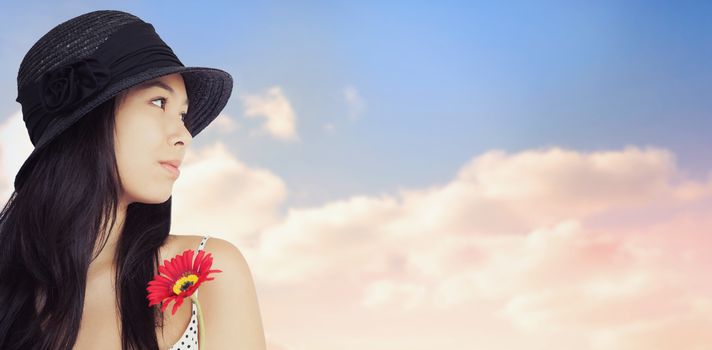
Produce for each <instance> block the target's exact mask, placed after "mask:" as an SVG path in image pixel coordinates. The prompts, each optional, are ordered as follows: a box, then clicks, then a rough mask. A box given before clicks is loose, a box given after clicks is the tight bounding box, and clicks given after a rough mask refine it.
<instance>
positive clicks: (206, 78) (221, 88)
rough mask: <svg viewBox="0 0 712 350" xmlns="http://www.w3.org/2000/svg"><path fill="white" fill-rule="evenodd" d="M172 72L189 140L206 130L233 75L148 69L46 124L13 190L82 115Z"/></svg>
mask: <svg viewBox="0 0 712 350" xmlns="http://www.w3.org/2000/svg"><path fill="white" fill-rule="evenodd" d="M174 73H181V75H182V76H183V81H184V83H185V88H186V94H187V95H188V100H189V101H190V103H189V105H188V111H187V116H186V127H187V128H188V131H189V132H190V134H191V135H192V137H195V136H197V135H198V134H199V133H200V132H201V131H202V130H203V129H205V127H207V126H208V125H209V124H210V123H211V122H212V121H213V120H215V118H217V116H218V115H219V114H220V112H221V111H222V110H223V108H225V105H226V104H227V101H228V100H229V99H230V95H231V93H232V88H233V79H232V76H231V75H230V74H229V73H227V72H225V71H223V70H220V69H217V68H209V67H183V66H171V67H160V68H154V69H148V70H146V71H144V72H141V73H139V74H136V75H134V76H131V77H128V78H126V79H123V80H121V81H118V82H115V83H113V84H111V85H109V86H107V87H106V88H105V89H104V90H102V91H101V92H99V94H97V95H96V96H95V97H94V98H92V99H91V100H90V101H88V102H86V103H85V104H84V105H82V106H80V107H78V108H77V109H76V110H74V111H73V112H72V113H71V114H68V115H66V116H62V117H61V118H54V119H53V120H52V121H51V122H50V123H49V124H48V125H47V128H46V129H45V130H44V132H43V133H42V136H41V137H40V139H39V140H38V141H37V143H36V144H35V148H34V150H33V151H32V153H31V154H30V156H29V157H27V159H26V160H25V162H24V163H23V164H22V166H21V167H20V170H19V171H18V172H17V175H16V176H15V181H14V185H15V189H16V190H17V189H19V186H18V185H20V186H21V183H20V182H21V180H23V179H24V178H25V177H26V176H27V175H28V174H27V172H28V171H29V170H30V168H31V167H32V163H33V161H34V158H35V156H36V155H37V154H38V153H39V151H40V150H42V149H43V148H45V147H46V146H47V145H48V144H49V143H50V142H51V141H52V140H54V139H55V138H56V137H57V135H59V134H61V133H62V132H63V131H65V130H67V129H68V128H69V127H70V126H72V125H74V124H75V123H76V122H77V121H79V120H80V119H81V118H82V117H83V116H84V115H86V114H87V113H89V112H90V111H91V110H93V109H94V108H96V107H98V106H99V105H100V104H102V103H104V102H106V101H108V100H109V99H111V98H113V97H115V96H116V95H118V94H119V93H120V92H122V91H124V90H126V89H129V88H131V87H133V86H136V85H138V84H141V83H143V82H146V81H148V80H151V79H155V78H159V77H162V76H165V75H169V74H174Z"/></svg>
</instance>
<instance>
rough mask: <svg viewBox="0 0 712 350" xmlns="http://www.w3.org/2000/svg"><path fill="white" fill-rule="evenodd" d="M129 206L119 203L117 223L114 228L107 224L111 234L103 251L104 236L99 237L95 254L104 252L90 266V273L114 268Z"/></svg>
mask: <svg viewBox="0 0 712 350" xmlns="http://www.w3.org/2000/svg"><path fill="white" fill-rule="evenodd" d="M127 206H128V204H127V203H126V202H125V201H123V200H121V201H119V205H118V207H117V209H116V222H115V223H114V226H113V227H111V226H110V224H107V229H108V230H109V232H108V238H107V240H106V245H105V246H104V248H103V249H102V248H101V243H102V237H103V236H101V235H100V236H99V237H100V238H99V239H98V240H97V242H96V246H95V247H94V254H96V252H97V251H98V250H99V249H102V250H101V252H99V255H98V256H97V257H96V258H95V259H94V260H93V261H92V262H91V263H90V264H89V273H92V272H98V271H102V270H105V269H107V268H109V267H112V266H113V264H114V257H115V256H116V246H117V245H118V242H119V238H120V236H121V230H122V229H123V227H124V219H125V218H126V207H127ZM106 220H107V219H106V218H104V221H106Z"/></svg>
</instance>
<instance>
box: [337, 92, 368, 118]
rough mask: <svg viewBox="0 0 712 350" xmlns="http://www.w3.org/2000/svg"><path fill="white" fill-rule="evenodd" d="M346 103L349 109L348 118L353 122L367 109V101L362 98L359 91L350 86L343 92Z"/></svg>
mask: <svg viewBox="0 0 712 350" xmlns="http://www.w3.org/2000/svg"><path fill="white" fill-rule="evenodd" d="M342 93H343V96H344V101H345V102H346V106H347V107H348V116H349V118H350V119H351V120H355V119H357V118H358V117H359V116H360V115H361V113H363V110H364V108H365V107H366V101H365V100H364V99H363V97H361V94H359V92H358V90H357V89H356V88H355V87H353V86H351V85H348V86H346V87H344V89H343V90H342Z"/></svg>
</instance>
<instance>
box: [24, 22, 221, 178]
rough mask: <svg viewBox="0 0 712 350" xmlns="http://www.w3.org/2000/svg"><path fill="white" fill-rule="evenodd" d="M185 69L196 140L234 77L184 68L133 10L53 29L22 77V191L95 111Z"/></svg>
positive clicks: (190, 122)
mask: <svg viewBox="0 0 712 350" xmlns="http://www.w3.org/2000/svg"><path fill="white" fill-rule="evenodd" d="M173 73H180V74H181V75H182V76H183V81H184V83H185V87H186V93H187V95H188V100H189V101H190V103H189V105H188V111H187V115H186V118H185V124H186V128H187V129H188V130H189V131H190V134H191V135H192V136H193V137H195V136H196V135H197V134H198V133H200V131H201V130H203V129H204V128H205V127H206V126H208V124H210V123H211V122H212V121H213V120H214V119H215V118H216V117H217V116H218V114H219V113H220V112H221V111H222V109H223V108H224V107H225V105H226V104H227V101H228V99H229V98H230V94H231V93H232V86H233V80H232V76H231V75H230V74H229V73H227V72H225V71H223V70H220V69H216V68H208V67H185V66H184V65H183V63H181V61H180V60H179V59H178V57H176V55H175V54H174V53H173V50H172V49H171V48H170V47H169V46H168V45H167V44H166V43H165V42H164V41H163V40H162V39H161V38H160V37H159V36H158V34H157V33H156V31H155V29H154V27H153V25H151V24H150V23H147V22H145V21H143V20H142V19H140V18H139V17H137V16H135V15H132V14H130V13H127V12H122V11H115V10H99V11H93V12H89V13H85V14H83V15H80V16H77V17H74V18H72V19H69V20H67V21H65V22H63V23H60V24H59V25H57V26H56V27H54V28H52V29H51V30H50V31H49V32H47V34H45V35H44V36H42V37H41V38H40V39H39V40H38V41H37V42H36V43H35V44H34V45H33V46H32V47H31V48H30V50H29V51H28V52H27V54H26V55H25V57H24V58H23V59H22V62H21V63H20V69H19V71H18V74H17V90H18V94H17V99H16V101H17V102H19V103H20V104H21V105H22V117H23V120H24V122H25V126H26V127H27V131H28V133H29V136H30V140H31V141H32V144H33V145H34V146H35V148H34V150H33V151H32V153H31V154H30V156H29V157H28V158H27V159H26V160H25V162H24V163H23V164H22V166H21V167H20V170H19V171H18V173H17V175H16V176H15V182H14V186H15V190H19V188H20V187H22V184H23V183H24V180H25V179H26V178H27V176H29V174H30V172H31V168H32V167H33V163H34V158H35V156H36V155H37V154H38V153H39V151H40V150H41V149H43V148H44V147H46V146H47V145H48V144H50V143H51V141H52V140H53V139H55V138H56V137H57V135H59V134H60V133H62V132H63V131H65V130H67V128H69V127H70V126H72V125H73V124H74V123H76V122H77V121H78V120H80V119H81V118H82V116H84V115H85V114H87V113H88V112H89V111H91V110H92V109H94V108H96V107H98V106H99V105H100V104H101V103H103V102H106V101H107V100H109V99H111V98H112V97H114V96H116V95H117V94H119V93H120V92H121V91H123V90H126V89H128V88H130V87H133V86H135V85H138V84H141V83H143V82H145V81H148V80H151V79H155V78H158V77H161V76H164V75H169V74H173Z"/></svg>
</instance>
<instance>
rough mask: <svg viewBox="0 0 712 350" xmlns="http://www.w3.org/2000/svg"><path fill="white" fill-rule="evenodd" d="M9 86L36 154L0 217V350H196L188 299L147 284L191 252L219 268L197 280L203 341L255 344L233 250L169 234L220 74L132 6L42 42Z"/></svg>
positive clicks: (254, 318)
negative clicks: (152, 293)
mask: <svg viewBox="0 0 712 350" xmlns="http://www.w3.org/2000/svg"><path fill="white" fill-rule="evenodd" d="M17 81H18V98H17V101H18V102H20V104H21V105H22V111H23V119H24V120H25V124H26V126H27V129H28V133H29V135H30V139H31V141H32V143H33V144H34V146H35V149H34V150H33V152H32V154H31V155H30V156H29V157H28V159H27V160H26V161H25V163H23V165H22V167H21V168H20V170H19V172H18V174H17V176H16V178H15V183H14V185H15V191H14V192H13V193H12V195H11V197H10V200H9V201H8V202H7V204H6V205H5V206H4V208H3V210H2V212H1V213H0V276H1V278H0V349H80V350H84V349H169V348H170V349H196V348H197V347H196V344H195V343H194V342H192V341H194V339H193V338H192V337H191V339H190V340H191V341H190V342H189V341H188V339H187V338H188V337H187V334H190V335H193V334H196V332H195V331H191V330H193V329H194V328H192V327H196V328H197V325H195V318H194V317H192V314H193V312H191V310H193V311H194V310H195V309H191V307H189V306H186V305H185V304H190V303H189V302H187V303H184V305H182V306H181V307H180V308H179V309H178V310H177V311H176V313H175V314H172V313H171V312H168V310H170V308H169V309H167V310H166V312H165V313H164V312H161V310H160V308H159V306H158V305H155V306H153V307H148V306H147V305H148V301H147V291H146V286H147V284H148V282H149V281H150V280H152V278H153V276H154V275H156V274H158V266H159V265H160V264H161V263H162V262H163V261H165V260H170V259H171V258H173V257H174V256H176V255H178V254H180V253H182V252H183V251H185V250H186V249H194V250H195V249H196V248H200V249H205V250H206V251H207V252H210V253H211V254H212V256H213V259H214V263H213V268H215V269H220V270H221V271H222V273H220V274H218V275H216V276H214V280H211V281H210V282H207V283H203V284H201V285H200V287H199V291H200V293H199V295H200V301H201V303H200V304H201V309H202V313H203V314H204V322H205V324H204V327H205V329H206V332H207V333H208V334H209V336H207V337H205V343H204V344H205V347H206V348H209V349H264V348H265V340H264V332H263V329H262V322H261V317H260V312H259V307H258V302H257V297H256V293H255V288H254V284H253V280H252V277H251V273H250V270H249V267H248V265H247V263H246V261H245V259H244V257H243V255H242V254H241V253H240V251H239V249H238V248H237V247H235V246H234V245H232V244H231V243H229V242H228V241H226V240H222V239H219V238H212V239H209V240H207V241H206V239H207V235H206V234H203V233H198V234H195V235H173V234H169V231H170V216H171V198H172V197H171V191H172V186H173V183H174V182H175V181H176V180H177V179H178V177H179V170H178V169H179V168H180V162H181V161H182V159H183V157H184V156H185V152H186V149H187V147H189V146H190V144H191V142H192V139H193V137H195V136H196V135H197V134H198V133H199V132H200V131H201V130H202V129H204V128H205V127H206V126H207V125H208V124H209V123H210V122H212V120H214V119H215V118H216V117H217V115H218V114H219V112H220V111H221V110H222V109H223V107H224V106H225V104H226V103H227V100H228V98H229V96H230V94H231V91H232V77H231V76H230V75H229V74H228V73H226V72H224V71H222V70H219V69H214V68H204V67H185V66H184V65H183V64H182V63H181V62H180V61H179V60H178V58H177V57H176V56H175V54H174V53H173V51H172V50H171V49H170V48H169V47H168V46H167V45H166V44H165V43H164V42H163V41H162V40H161V39H160V37H159V36H158V35H157V34H156V32H155V31H154V29H153V26H152V25H150V24H148V23H146V22H144V21H143V20H141V19H140V18H138V17H136V16H134V15H132V14H129V13H126V12H121V11H94V12H90V13H86V14H83V15H81V16H78V17H75V18H72V19H70V20H68V21H66V22H63V23H61V24H59V25H58V26H56V27H55V28H53V29H52V30H50V31H49V32H48V33H47V34H45V35H44V36H43V37H42V38H40V39H39V41H38V42H37V43H35V44H34V45H33V46H32V48H31V49H30V50H29V52H28V53H27V54H26V55H25V57H24V59H23V61H22V63H21V65H20V69H19V73H18V79H17ZM196 190H198V189H196ZM195 205H200V203H195ZM203 236H205V237H204V238H203ZM201 238H203V239H202V240H201ZM184 335H185V337H184ZM197 336H199V335H198V334H196V337H197ZM189 346H190V347H189Z"/></svg>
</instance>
